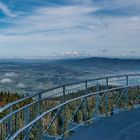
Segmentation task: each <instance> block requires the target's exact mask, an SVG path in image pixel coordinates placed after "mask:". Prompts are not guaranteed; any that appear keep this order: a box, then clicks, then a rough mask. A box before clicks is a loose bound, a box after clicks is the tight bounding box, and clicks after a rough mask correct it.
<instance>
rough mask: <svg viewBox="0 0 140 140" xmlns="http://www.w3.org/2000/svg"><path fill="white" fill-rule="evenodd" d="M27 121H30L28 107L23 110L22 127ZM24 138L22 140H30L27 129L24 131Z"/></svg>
mask: <svg viewBox="0 0 140 140" xmlns="http://www.w3.org/2000/svg"><path fill="white" fill-rule="evenodd" d="M29 120H30V110H29V107H27V108H26V109H25V110H24V126H25V125H26V124H27V123H28V122H29ZM24 137H25V138H24V140H30V132H29V129H27V130H25V131H24Z"/></svg>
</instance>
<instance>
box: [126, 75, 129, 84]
mask: <svg viewBox="0 0 140 140" xmlns="http://www.w3.org/2000/svg"><path fill="white" fill-rule="evenodd" d="M128 85H129V77H128V75H126V86H128Z"/></svg>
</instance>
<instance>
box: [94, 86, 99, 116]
mask: <svg viewBox="0 0 140 140" xmlns="http://www.w3.org/2000/svg"><path fill="white" fill-rule="evenodd" d="M98 91H99V85H98V84H97V85H96V92H98ZM98 108H99V94H96V106H95V113H96V115H97V116H98V115H99V110H98Z"/></svg>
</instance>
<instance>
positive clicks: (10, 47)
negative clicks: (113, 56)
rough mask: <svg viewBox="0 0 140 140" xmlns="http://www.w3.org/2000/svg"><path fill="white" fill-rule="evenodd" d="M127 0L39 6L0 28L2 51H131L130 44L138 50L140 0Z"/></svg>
mask: <svg viewBox="0 0 140 140" xmlns="http://www.w3.org/2000/svg"><path fill="white" fill-rule="evenodd" d="M124 1H125V2H124ZM124 1H122V0H115V1H114V0H100V1H99V0H72V2H73V4H70V5H65V4H64V5H63V4H62V5H60V4H59V5H57V4H54V5H51V6H46V5H44V6H43V7H38V8H36V9H34V10H33V11H31V12H30V13H27V14H26V15H22V16H19V17H17V18H14V19H13V20H10V21H9V20H8V21H7V23H8V24H10V23H11V24H12V25H11V26H8V27H6V28H0V43H1V48H2V49H1V52H0V54H1V55H3V54H9V55H14V54H15V55H48V53H49V52H52V53H53V52H58V53H59V52H69V51H71V50H74V51H76V52H78V50H81V51H82V50H85V47H86V50H87V51H89V52H92V51H94V50H109V51H108V52H106V53H105V54H108V53H111V51H112V50H114V51H112V53H116V52H117V51H118V53H122V50H125V51H130V48H131V46H134V50H135V49H137V48H138V46H139V44H140V41H139V36H140V26H139V25H140V12H139V11H138V7H140V6H139V3H140V2H139V0H133V1H128V0H124ZM131 6H132V7H133V10H132V8H131ZM134 7H136V8H134ZM31 9H32V8H31ZM120 9H121V10H120ZM132 12H133V14H131V13H132ZM97 13H100V14H97ZM116 13H119V14H116ZM122 13H127V14H122ZM120 15H121V16H120ZM110 50H111V51H110ZM138 52H139V51H137V53H138Z"/></svg>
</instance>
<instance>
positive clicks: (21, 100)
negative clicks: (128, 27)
mask: <svg viewBox="0 0 140 140" xmlns="http://www.w3.org/2000/svg"><path fill="white" fill-rule="evenodd" d="M138 75H139V76H140V73H137V74H125V75H117V76H115V75H114V76H105V77H100V78H95V79H87V80H83V81H79V82H73V83H69V84H65V85H60V86H55V87H52V88H49V89H46V90H43V91H41V92H39V93H35V94H34V95H31V96H28V97H25V98H22V99H19V100H17V101H14V102H12V103H9V104H7V105H5V106H3V107H1V108H0V113H1V112H3V111H5V110H6V109H8V108H10V107H11V106H14V105H16V104H18V103H20V102H23V101H26V100H28V99H30V98H34V97H36V96H38V95H40V94H43V93H45V92H49V91H51V90H56V89H59V88H62V87H64V86H72V85H76V84H80V83H84V82H91V81H96V80H103V79H106V78H109V79H110V78H118V77H126V76H138Z"/></svg>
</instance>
